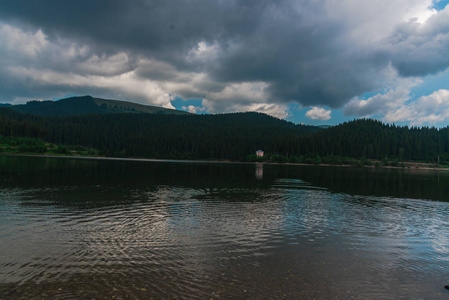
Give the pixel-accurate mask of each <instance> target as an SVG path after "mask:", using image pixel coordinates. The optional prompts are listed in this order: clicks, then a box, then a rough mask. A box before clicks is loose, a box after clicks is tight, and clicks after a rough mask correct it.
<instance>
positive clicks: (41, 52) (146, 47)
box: [0, 0, 449, 127]
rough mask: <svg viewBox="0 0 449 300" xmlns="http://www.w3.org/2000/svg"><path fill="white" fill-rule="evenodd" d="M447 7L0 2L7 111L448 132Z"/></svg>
mask: <svg viewBox="0 0 449 300" xmlns="http://www.w3.org/2000/svg"><path fill="white" fill-rule="evenodd" d="M448 2H449V0H441V1H438V0H376V1H372V0H339V1H337V0H296V1H295V0H277V1H265V0H215V1H210V0H134V1H126V0H96V1H91V0H89V1H87V0H77V1H68V0H54V1H52V0H47V1H44V0H29V1H26V0H12V1H10V0H2V1H0V102H3V103H13V104H21V103H25V102H27V101H30V100H48V99H53V100H57V99H61V98H64V97H67V96H75V95H92V96H94V97H98V98H107V99H119V100H126V101H131V102H137V103H142V104H147V105H155V106H162V107H166V108H176V109H180V110H186V111H189V112H192V113H198V114H205V113H207V114H212V113H228V112H243V111H257V112H263V113H267V114H269V115H272V116H275V117H278V118H281V119H286V120H288V121H292V122H294V123H304V124H311V125H319V124H327V125H334V124H339V123H341V122H344V121H347V120H353V119H356V118H375V119H378V120H381V121H383V122H386V123H395V124H398V125H408V126H436V127H445V126H447V125H449V6H447V4H448Z"/></svg>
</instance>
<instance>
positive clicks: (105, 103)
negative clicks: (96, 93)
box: [0, 96, 189, 116]
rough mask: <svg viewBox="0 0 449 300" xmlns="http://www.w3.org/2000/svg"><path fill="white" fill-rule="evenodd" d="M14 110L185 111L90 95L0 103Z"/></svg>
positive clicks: (64, 113) (54, 113)
mask: <svg viewBox="0 0 449 300" xmlns="http://www.w3.org/2000/svg"><path fill="white" fill-rule="evenodd" d="M0 106H3V107H7V108H10V109H12V110H14V111H17V112H20V113H25V114H32V115H40V116H77V115H88V114H111V113H149V114H174V115H186V114H189V113H187V112H185V111H179V110H174V109H166V108H163V107H156V106H150V105H142V104H138V103H132V102H127V101H119V100H107V99H99V98H93V97H92V96H80V97H71V98H66V99H62V100H58V101H52V100H47V101H29V102H27V103H26V104H18V105H10V104H0Z"/></svg>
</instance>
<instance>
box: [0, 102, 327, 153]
mask: <svg viewBox="0 0 449 300" xmlns="http://www.w3.org/2000/svg"><path fill="white" fill-rule="evenodd" d="M318 130H319V128H317V127H313V126H304V125H295V124H293V123H290V122H286V121H283V120H279V119H276V118H273V117H270V116H268V115H264V114H260V113H235V114H223V115H159V114H129V113H128V114H97V115H83V116H70V117H42V116H34V115H24V114H20V113H18V112H15V111H12V110H10V109H8V108H0V134H1V135H4V136H26V137H33V138H39V139H42V140H45V141H48V142H52V143H56V144H65V145H82V146H85V147H89V148H95V149H99V150H101V151H102V153H104V154H106V155H110V156H129V157H154V158H180V159H183V158H211V159H232V160H243V159H245V158H246V156H247V155H248V154H251V153H254V151H255V150H257V149H264V150H265V151H266V152H270V153H283V154H288V153H289V151H292V150H295V149H297V146H296V143H298V142H299V141H300V137H302V136H304V135H306V134H309V133H313V132H316V131H318ZM290 153H291V152H290Z"/></svg>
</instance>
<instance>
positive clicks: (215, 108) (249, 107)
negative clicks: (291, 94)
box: [201, 99, 289, 119]
mask: <svg viewBox="0 0 449 300" xmlns="http://www.w3.org/2000/svg"><path fill="white" fill-rule="evenodd" d="M201 105H202V107H204V108H206V109H207V112H209V113H219V112H246V111H255V112H260V113H264V114H267V115H270V116H273V117H276V118H279V119H285V118H287V117H288V111H289V107H288V105H285V104H274V103H247V104H240V103H234V104H230V105H229V104H228V103H227V102H226V101H210V100H208V99H203V101H202V103H201Z"/></svg>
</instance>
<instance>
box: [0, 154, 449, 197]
mask: <svg viewBox="0 0 449 300" xmlns="http://www.w3.org/2000/svg"><path fill="white" fill-rule="evenodd" d="M0 166H1V168H0V176H1V177H2V180H1V181H0V187H22V186H25V187H29V188H32V187H42V186H50V187H51V186H78V187H82V186H91V185H98V186H100V187H101V186H102V187H104V186H109V187H111V188H119V187H120V186H126V187H128V188H130V187H141V186H145V187H147V188H148V187H151V186H153V187H155V186H161V185H172V186H181V187H192V188H200V189H201V188H203V189H214V188H216V189H221V188H232V187H235V188H245V189H252V188H258V189H259V188H270V187H272V185H273V182H274V181H275V180H277V179H279V178H288V179H301V180H303V181H306V182H309V183H310V184H312V185H314V186H317V187H324V188H327V189H328V190H329V191H330V192H334V193H346V194H350V195H373V196H382V197H384V196H385V197H398V198H412V199H430V200H438V201H448V200H449V197H448V195H449V171H447V172H446V171H441V170H440V171H437V170H422V169H412V168H410V169H407V168H406V169H383V168H378V169H376V168H352V167H323V166H299V165H270V164H260V163H256V164H233V163H199V162H188V161H184V162H167V161H122V160H101V159H73V158H45V157H19V156H0Z"/></svg>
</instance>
